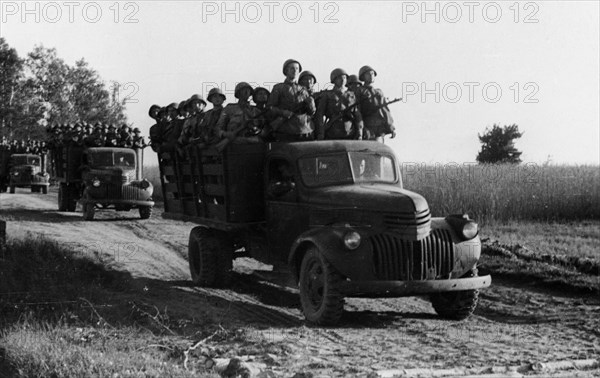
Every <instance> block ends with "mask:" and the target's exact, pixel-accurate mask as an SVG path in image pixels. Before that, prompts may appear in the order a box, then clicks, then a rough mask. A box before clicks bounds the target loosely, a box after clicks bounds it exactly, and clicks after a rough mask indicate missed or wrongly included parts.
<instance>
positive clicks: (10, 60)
mask: <svg viewBox="0 0 600 378" xmlns="http://www.w3.org/2000/svg"><path fill="white" fill-rule="evenodd" d="M22 73H23V61H22V60H21V58H19V55H18V54H17V51H16V50H15V49H13V48H11V47H10V46H9V45H8V43H6V40H5V39H4V38H1V37H0V135H7V136H9V137H11V136H12V133H13V128H14V126H15V124H14V117H15V115H16V114H17V109H16V105H17V102H16V101H15V95H16V94H17V93H18V86H19V79H20V78H21V76H22Z"/></svg>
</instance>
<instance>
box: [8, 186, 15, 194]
mask: <svg viewBox="0 0 600 378" xmlns="http://www.w3.org/2000/svg"><path fill="white" fill-rule="evenodd" d="M9 191H10V193H11V194H15V186H14V185H11V186H10V189H9Z"/></svg>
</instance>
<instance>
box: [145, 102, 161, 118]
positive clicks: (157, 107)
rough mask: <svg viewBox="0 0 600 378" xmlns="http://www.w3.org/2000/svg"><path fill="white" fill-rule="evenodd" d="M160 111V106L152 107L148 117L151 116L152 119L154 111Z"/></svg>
mask: <svg viewBox="0 0 600 378" xmlns="http://www.w3.org/2000/svg"><path fill="white" fill-rule="evenodd" d="M159 110H160V106H158V105H152V106H151V107H150V109H149V110H148V115H149V116H150V117H152V113H153V112H154V111H156V112H158V111H159Z"/></svg>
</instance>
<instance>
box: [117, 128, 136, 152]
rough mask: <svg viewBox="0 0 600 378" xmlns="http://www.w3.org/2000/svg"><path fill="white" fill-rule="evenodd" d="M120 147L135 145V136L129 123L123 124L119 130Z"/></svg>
mask: <svg viewBox="0 0 600 378" xmlns="http://www.w3.org/2000/svg"><path fill="white" fill-rule="evenodd" d="M118 144H119V147H125V148H130V147H131V146H132V145H133V136H132V135H131V130H130V128H129V126H128V125H127V124H125V123H124V124H123V125H122V126H121V130H120V131H119V143H118Z"/></svg>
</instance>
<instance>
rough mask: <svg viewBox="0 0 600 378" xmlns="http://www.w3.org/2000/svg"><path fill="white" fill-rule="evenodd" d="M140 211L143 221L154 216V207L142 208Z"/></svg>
mask: <svg viewBox="0 0 600 378" xmlns="http://www.w3.org/2000/svg"><path fill="white" fill-rule="evenodd" d="M139 210H140V218H142V219H148V218H150V216H151V215H152V206H141V207H140V209H139Z"/></svg>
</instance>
